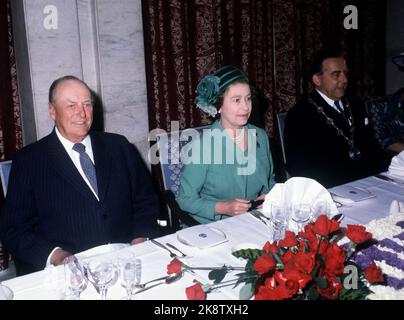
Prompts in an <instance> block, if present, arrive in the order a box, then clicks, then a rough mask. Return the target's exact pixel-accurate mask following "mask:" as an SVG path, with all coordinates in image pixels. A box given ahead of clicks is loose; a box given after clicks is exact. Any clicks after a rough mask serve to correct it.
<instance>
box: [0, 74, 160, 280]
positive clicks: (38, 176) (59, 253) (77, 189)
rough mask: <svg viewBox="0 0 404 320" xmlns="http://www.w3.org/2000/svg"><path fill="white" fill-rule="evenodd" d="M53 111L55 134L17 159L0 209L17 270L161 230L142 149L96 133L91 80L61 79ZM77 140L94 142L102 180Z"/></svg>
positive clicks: (90, 150) (90, 146) (91, 149)
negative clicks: (89, 172)
mask: <svg viewBox="0 0 404 320" xmlns="http://www.w3.org/2000/svg"><path fill="white" fill-rule="evenodd" d="M49 114H50V116H51V117H52V119H53V120H54V121H55V124H56V126H55V128H54V130H53V131H52V133H51V134H49V135H48V136H46V137H44V138H43V139H41V140H40V141H38V142H36V143H34V144H31V145H28V146H26V147H25V148H23V149H21V150H20V151H19V152H18V153H17V154H16V155H15V158H14V159H13V165H12V169H11V174H10V180H9V187H8V192H7V198H6V201H5V204H4V207H3V210H2V212H1V216H0V231H1V232H0V235H1V240H2V241H3V243H4V246H5V247H6V248H7V250H8V251H9V252H10V253H11V254H12V255H13V256H14V257H15V259H16V266H17V267H18V268H19V269H17V272H18V273H19V274H24V273H27V272H31V271H35V270H40V269H43V268H44V267H45V265H46V263H47V262H48V263H51V264H53V265H59V264H61V263H62V262H63V259H64V258H65V257H66V256H69V255H71V254H74V253H77V252H80V251H83V250H86V249H89V248H91V247H94V246H98V245H101V244H105V243H109V242H111V243H112V242H131V243H132V244H135V243H139V242H142V241H144V240H145V238H147V237H155V236H157V235H158V234H157V232H158V231H157V217H158V211H159V206H158V200H157V197H156V193H155V191H154V189H153V187H152V183H151V178H150V177H149V175H148V172H147V169H146V167H145V166H144V164H143V162H142V160H141V158H140V156H139V155H138V153H137V152H136V151H135V149H134V147H133V146H132V145H131V144H130V143H129V142H128V141H127V140H126V138H124V137H123V136H120V135H117V134H112V133H101V132H91V133H89V130H90V127H91V124H92V121H93V105H92V98H91V93H90V89H89V87H88V86H87V85H86V84H85V83H84V82H82V81H81V80H79V79H77V78H75V77H72V76H66V77H63V78H60V79H57V80H55V81H54V83H53V84H52V85H51V87H50V90H49ZM76 143H82V144H84V145H85V146H86V149H85V151H86V153H87V155H88V156H89V157H90V159H91V161H92V163H91V162H90V164H91V166H93V163H95V173H96V174H95V175H96V185H94V187H92V185H91V182H90V181H91V179H90V178H87V176H86V174H85V172H84V171H85V169H84V168H83V167H85V165H82V164H81V160H80V154H79V153H78V152H77V151H75V150H74V149H73V145H74V144H76ZM87 163H88V162H87ZM93 168H94V167H93Z"/></svg>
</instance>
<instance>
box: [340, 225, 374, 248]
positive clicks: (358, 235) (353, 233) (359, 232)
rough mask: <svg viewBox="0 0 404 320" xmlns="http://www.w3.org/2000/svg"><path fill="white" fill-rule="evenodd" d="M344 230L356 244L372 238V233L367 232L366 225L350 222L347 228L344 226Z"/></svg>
mask: <svg viewBox="0 0 404 320" xmlns="http://www.w3.org/2000/svg"><path fill="white" fill-rule="evenodd" d="M342 231H344V233H345V234H346V236H347V237H348V238H349V239H350V240H351V241H352V242H354V243H356V244H360V243H363V242H365V241H367V240H369V239H371V238H372V234H371V233H370V232H367V231H366V228H365V227H364V226H358V225H352V224H348V225H347V228H343V229H342Z"/></svg>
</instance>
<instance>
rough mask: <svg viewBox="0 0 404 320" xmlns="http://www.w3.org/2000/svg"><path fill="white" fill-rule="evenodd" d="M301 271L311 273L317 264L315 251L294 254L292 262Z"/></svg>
mask: <svg viewBox="0 0 404 320" xmlns="http://www.w3.org/2000/svg"><path fill="white" fill-rule="evenodd" d="M291 263H292V264H293V265H294V266H295V267H296V268H298V269H299V271H301V272H303V273H311V272H312V271H313V268H314V265H315V259H314V253H313V252H307V253H306V252H298V253H296V254H295V255H294V256H293V260H292V262H291Z"/></svg>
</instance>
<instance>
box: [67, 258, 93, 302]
mask: <svg viewBox="0 0 404 320" xmlns="http://www.w3.org/2000/svg"><path fill="white" fill-rule="evenodd" d="M63 266H64V275H65V284H66V287H67V292H66V293H65V297H66V298H68V299H75V300H78V299H80V294H81V293H82V292H83V291H84V290H85V289H86V288H87V283H88V279H87V277H86V276H85V272H84V270H83V267H82V265H81V264H80V262H79V260H78V259H77V258H76V257H75V256H69V257H66V258H65V259H64V260H63Z"/></svg>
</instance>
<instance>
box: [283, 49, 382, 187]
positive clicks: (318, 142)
mask: <svg viewBox="0 0 404 320" xmlns="http://www.w3.org/2000/svg"><path fill="white" fill-rule="evenodd" d="M311 77H312V82H313V86H314V89H313V90H312V92H310V93H309V94H308V96H306V97H304V98H303V99H302V100H300V101H299V102H298V103H297V104H296V105H295V106H294V107H293V108H292V109H291V110H290V111H289V112H288V115H287V117H286V122H285V152H286V162H287V169H288V171H289V173H290V174H291V175H292V176H303V177H308V178H312V179H315V180H317V181H318V182H320V183H321V184H322V185H324V186H325V187H332V186H335V185H339V184H343V183H347V182H349V181H353V180H356V179H359V178H362V177H365V176H369V175H371V174H372V173H377V172H378V171H381V170H382V168H381V167H382V166H383V161H382V160H381V158H382V153H381V150H379V149H380V148H379V149H378V147H377V143H376V141H375V140H374V138H373V134H372V131H371V130H372V129H371V127H370V126H369V125H368V120H367V118H366V114H365V113H364V112H363V111H364V108H363V107H362V105H359V104H357V105H355V106H353V105H350V104H349V103H348V101H347V99H346V98H345V91H346V88H347V84H348V67H347V64H346V61H345V59H344V58H343V57H342V56H341V55H340V54H339V53H335V52H331V51H321V52H319V53H318V54H317V55H316V56H315V58H314V60H313V64H312V69H311Z"/></svg>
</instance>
